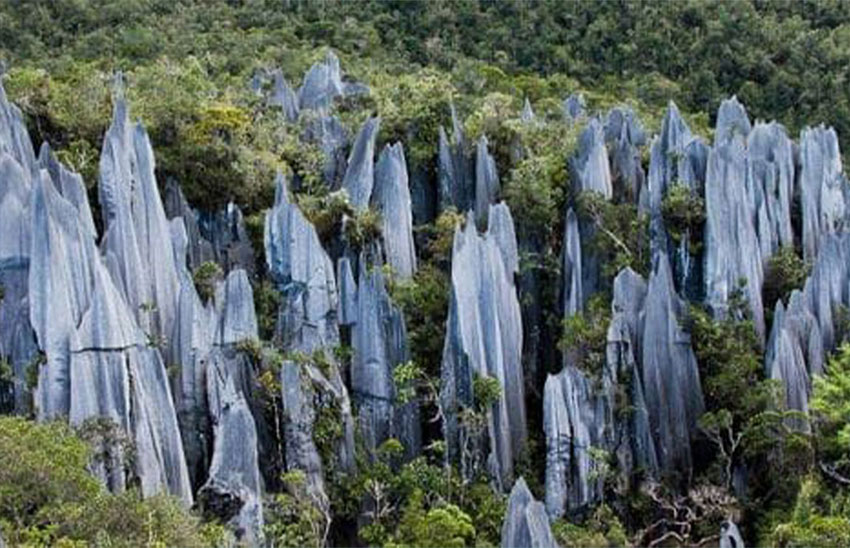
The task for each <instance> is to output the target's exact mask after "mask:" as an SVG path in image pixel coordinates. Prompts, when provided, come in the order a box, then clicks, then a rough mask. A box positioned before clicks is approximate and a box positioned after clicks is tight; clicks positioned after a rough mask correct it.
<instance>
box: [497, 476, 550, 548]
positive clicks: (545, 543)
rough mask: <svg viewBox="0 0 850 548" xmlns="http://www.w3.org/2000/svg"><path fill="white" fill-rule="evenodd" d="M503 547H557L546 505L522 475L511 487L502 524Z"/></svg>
mask: <svg viewBox="0 0 850 548" xmlns="http://www.w3.org/2000/svg"><path fill="white" fill-rule="evenodd" d="M501 546H502V548H558V543H557V542H555V538H554V537H553V536H552V529H551V528H550V527H549V517H548V516H547V515H546V509H545V508H544V507H543V505H542V504H541V503H540V502H538V501H536V500H534V496H533V495H532V494H531V491H529V490H528V485H526V483H525V480H524V479H523V478H519V479H518V480H517V481H516V483H514V486H513V488H512V489H511V496H510V497H509V498H508V509H507V511H506V513H505V521H504V522H503V523H502V543H501Z"/></svg>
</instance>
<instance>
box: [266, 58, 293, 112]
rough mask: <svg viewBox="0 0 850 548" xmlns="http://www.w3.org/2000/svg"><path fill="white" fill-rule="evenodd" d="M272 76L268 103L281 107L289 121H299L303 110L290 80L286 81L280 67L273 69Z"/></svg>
mask: <svg viewBox="0 0 850 548" xmlns="http://www.w3.org/2000/svg"><path fill="white" fill-rule="evenodd" d="M271 76H272V89H271V94H270V95H269V98H268V100H267V104H268V105H269V106H273V107H278V108H280V109H281V111H282V112H283V115H284V116H285V117H286V120H287V121H288V122H295V121H297V120H298V115H299V114H300V110H301V109H300V107H299V105H298V96H297V95H296V93H295V91H294V90H293V89H292V88H291V87H290V86H289V82H287V81H286V78H285V77H284V76H283V72H282V71H281V70H280V69H278V70H275V71H273V72H272V75H271Z"/></svg>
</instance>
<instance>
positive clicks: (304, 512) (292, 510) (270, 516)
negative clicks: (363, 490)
mask: <svg viewBox="0 0 850 548" xmlns="http://www.w3.org/2000/svg"><path fill="white" fill-rule="evenodd" d="M281 481H282V483H283V485H284V486H285V489H286V491H285V492H282V493H277V494H275V495H274V496H273V497H272V498H271V501H270V504H268V505H267V506H266V507H265V508H264V510H265V512H264V517H265V526H264V532H265V534H266V538H267V540H268V541H269V542H271V544H272V545H273V546H281V547H290V546H291V547H299V546H311V547H315V548H319V547H321V546H322V545H323V541H324V535H325V530H326V528H327V526H328V523H327V521H326V519H325V516H323V515H322V512H321V511H319V509H318V508H317V507H316V505H315V503H314V501H313V500H312V499H311V498H310V495H309V493H308V492H307V477H306V476H305V474H304V472H302V471H301V470H293V471H292V472H287V473H285V474H283V475H282V476H281Z"/></svg>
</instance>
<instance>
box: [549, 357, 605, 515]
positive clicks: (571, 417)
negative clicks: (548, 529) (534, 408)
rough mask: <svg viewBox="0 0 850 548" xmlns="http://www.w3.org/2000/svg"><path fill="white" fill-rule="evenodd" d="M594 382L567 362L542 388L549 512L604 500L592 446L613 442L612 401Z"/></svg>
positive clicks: (601, 446)
mask: <svg viewBox="0 0 850 548" xmlns="http://www.w3.org/2000/svg"><path fill="white" fill-rule="evenodd" d="M606 396H607V394H605V393H597V391H596V390H594V388H593V381H592V380H591V379H589V378H588V377H587V376H586V375H585V374H584V373H582V372H581V371H580V370H579V369H578V368H576V367H574V366H571V365H568V366H566V367H565V368H564V370H563V371H561V372H560V373H559V374H558V375H550V376H549V378H548V379H547V380H546V387H545V389H544V392H543V429H544V431H545V433H546V510H547V511H548V512H549V515H550V516H552V517H561V516H563V515H564V513H565V512H567V511H572V510H577V509H581V508H586V507H587V506H588V505H590V504H592V503H595V502H599V501H600V500H601V498H602V487H603V485H602V481H601V477H600V476H598V475H597V476H596V477H595V479H594V477H593V476H594V469H595V466H594V460H593V457H592V456H591V449H593V448H599V449H604V448H607V447H609V446H610V439H609V438H610V430H609V429H610V426H611V402H609V401H608V399H607V397H606Z"/></svg>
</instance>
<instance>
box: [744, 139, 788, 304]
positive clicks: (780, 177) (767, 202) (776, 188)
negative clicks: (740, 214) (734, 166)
mask: <svg viewBox="0 0 850 548" xmlns="http://www.w3.org/2000/svg"><path fill="white" fill-rule="evenodd" d="M747 153H748V156H749V167H750V176H751V177H752V178H753V188H754V191H755V202H756V203H755V207H756V212H755V214H756V219H757V222H756V229H757V231H758V237H759V247H760V248H761V256H762V259H764V260H766V259H767V258H768V257H770V255H772V254H773V253H775V252H776V251H777V250H778V249H779V248H780V247H790V246H793V245H794V233H793V230H792V226H791V201H792V198H793V195H794V176H795V174H794V144H793V143H792V142H791V139H789V138H788V135H787V134H786V132H785V128H783V127H782V126H781V125H779V124H777V123H775V122H771V123H769V124H765V123H761V122H757V123H756V125H755V127H753V129H752V131H751V132H750V133H749V136H748V137H747ZM765 304H766V305H768V306H772V304H773V303H765Z"/></svg>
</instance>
